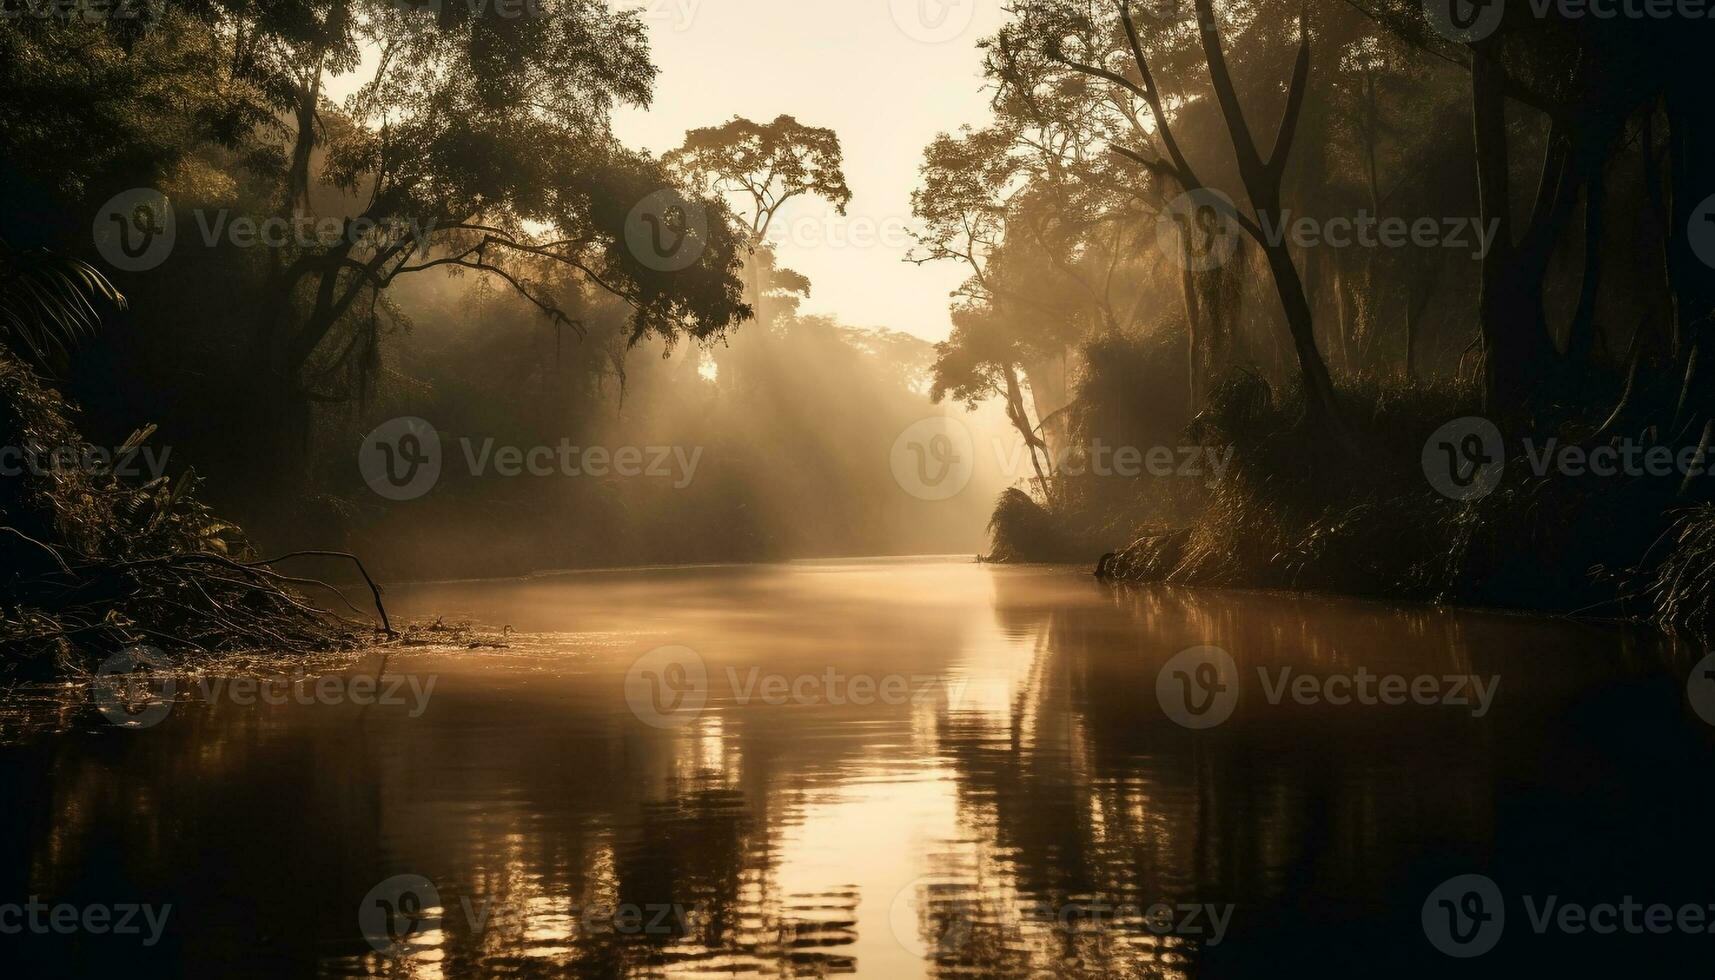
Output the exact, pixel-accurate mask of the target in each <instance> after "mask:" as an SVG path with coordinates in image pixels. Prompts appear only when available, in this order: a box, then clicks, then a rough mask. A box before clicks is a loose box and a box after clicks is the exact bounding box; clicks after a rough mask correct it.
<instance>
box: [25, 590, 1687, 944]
mask: <svg viewBox="0 0 1715 980" xmlns="http://www.w3.org/2000/svg"><path fill="white" fill-rule="evenodd" d="M389 601H390V607H391V609H392V610H393V613H394V616H395V618H396V619H411V618H420V617H435V616H444V617H446V619H447V620H449V621H452V620H471V621H475V622H480V623H484V624H490V625H493V626H501V625H506V626H510V627H511V628H512V631H511V633H510V635H509V638H508V639H507V641H506V643H507V645H506V646H505V647H504V648H501V649H494V648H477V649H453V648H447V647H431V648H412V649H407V650H395V651H393V652H391V653H389V654H387V655H386V657H385V660H383V658H382V657H381V656H380V655H374V656H368V657H366V658H364V659H363V660H362V661H361V662H359V663H358V664H355V665H352V666H350V667H349V668H344V669H341V670H339V671H336V672H334V673H332V674H329V675H327V676H326V677H323V678H320V679H316V678H310V679H306V680H303V681H302V682H301V683H298V684H296V685H295V686H289V687H288V686H280V687H276V688H274V689H273V693H274V694H275V695H276V696H274V697H271V698H270V697H262V696H261V695H260V694H259V693H258V692H257V691H255V690H250V691H247V690H246V689H245V688H244V686H243V684H242V683H241V679H240V680H234V679H231V678H208V677H204V678H200V679H198V680H195V681H193V680H190V679H185V680H181V681H180V682H179V683H178V684H177V686H176V688H175V695H174V699H173V700H171V701H170V702H165V701H163V702H161V703H160V704H156V705H154V706H153V707H154V708H161V709H164V710H165V713H164V714H159V713H157V714H155V715H151V714H150V713H149V712H148V711H147V710H145V711H144V712H143V713H141V714H135V715H127V714H126V713H125V709H124V708H120V709H117V710H114V709H112V708H111V706H109V710H108V711H106V712H103V711H99V710H97V707H96V702H95V699H94V698H93V697H91V696H90V695H89V694H85V693H81V692H76V691H72V692H70V693H68V692H67V691H57V692H39V691H38V692H34V693H33V694H32V695H31V696H30V697H28V698H24V699H18V698H16V697H15V698H14V707H13V711H12V713H11V714H9V715H8V719H9V720H8V722H7V723H8V726H9V731H8V741H9V742H10V744H8V745H6V746H5V747H4V748H0V792H3V794H4V799H5V808H4V818H3V823H0V829H3V830H4V832H5V840H6V842H7V843H6V848H5V856H4V858H3V859H0V931H4V930H5V929H6V927H7V925H8V921H9V920H8V919H7V917H6V912H5V909H4V903H7V902H13V903H17V904H19V905H20V906H22V905H23V903H25V900H26V899H27V898H30V897H32V896H34V897H35V899H36V901H38V902H40V903H43V904H44V905H47V906H53V905H56V904H58V905H71V906H74V907H75V908H76V909H78V910H85V909H88V908H89V907H91V906H98V905H99V906H111V907H113V909H114V910H115V911H114V915H115V918H117V916H118V914H120V913H121V912H122V911H123V910H122V908H121V907H122V906H126V905H136V906H138V907H140V908H141V907H143V906H147V907H148V908H149V909H150V910H152V911H153V912H154V913H155V915H156V916H157V919H156V921H157V922H158V928H153V929H151V928H148V927H145V928H143V929H141V930H139V931H138V932H136V933H133V934H127V935H116V934H113V931H112V930H111V929H108V930H105V931H104V930H101V929H98V928H90V927H88V925H87V923H85V925H84V926H83V927H76V926H74V927H70V928H63V929H55V928H35V929H32V928H27V927H26V928H20V929H15V930H12V931H11V932H9V933H7V934H3V935H0V955H4V957H5V958H6V959H7V960H10V961H12V962H13V964H14V965H20V964H21V965H22V966H23V968H24V972H6V975H8V976H59V975H64V976H93V975H108V976H155V975H163V976H166V975H174V976H210V977H271V976H314V975H322V976H348V975H387V976H421V977H490V976H525V977H534V976H589V977H617V976H675V977H677V976H699V977H707V976H768V977H774V976H825V975H834V974H850V973H855V974H857V975H860V976H865V977H879V978H896V977H897V978H906V977H915V976H967V977H990V976H993V977H1034V976H1043V977H1071V976H1089V977H1095V976H1119V977H1169V978H1172V977H1260V976H1316V977H1333V976H1377V977H1381V976H1392V975H1411V976H1419V975H1421V976H1453V975H1459V976H1468V975H1493V976H1519V975H1529V974H1537V973H1547V972H1558V973H1559V974H1560V975H1564V976H1583V975H1596V974H1603V975H1618V976H1631V975H1637V976H1656V975H1660V976H1670V975H1687V976H1692V975H1697V976H1708V975H1709V970H1710V969H1711V968H1712V967H1715V942H1712V941H1711V940H1715V936H1710V935H1708V934H1707V932H1706V931H1705V930H1704V929H1703V928H1702V926H1703V925H1704V924H1707V923H1708V922H1715V913H1710V914H1709V916H1708V918H1707V919H1699V920H1697V921H1695V922H1693V921H1692V920H1691V919H1690V918H1689V915H1690V913H1688V912H1686V911H1685V909H1687V908H1692V907H1695V908H1698V909H1704V910H1706V909H1707V908H1708V907H1709V906H1711V905H1712V904H1715V873H1711V872H1712V871H1715V861H1711V859H1710V856H1709V852H1710V848H1709V846H1708V844H1709V841H1710V840H1711V835H1712V828H1715V820H1712V819H1711V817H1712V811H1711V807H1710V803H1711V797H1712V796H1715V792H1712V786H1715V779H1712V777H1715V751H1712V748H1715V728H1711V726H1710V725H1708V724H1705V723H1704V722H1703V721H1702V720H1701V718H1700V717H1699V716H1698V714H1697V712H1696V711H1695V710H1694V708H1695V706H1696V694H1695V691H1694V689H1690V690H1693V695H1692V696H1691V697H1689V698H1688V686H1687V677H1688V676H1690V675H1691V674H1692V673H1693V671H1692V668H1693V665H1694V664H1696V663H1697V661H1698V658H1699V657H1700V656H1701V651H1698V650H1692V649H1689V648H1687V647H1686V646H1684V645H1682V644H1678V643H1675V642H1672V641H1669V640H1667V639H1665V638H1663V637H1660V636H1658V635H1656V634H1653V633H1651V632H1648V631H1644V630H1639V629H1630V628H1622V627H1617V626H1612V625H1599V624H1588V623H1576V622H1569V621H1563V620H1550V619H1545V618H1541V617H1530V616H1519V615H1506V614H1498V613H1488V612H1472V611H1455V610H1444V609H1432V608H1426V607H1399V606H1388V605H1382V604H1374V603H1365V602H1359V601H1351V600H1343V599H1331V598H1313V597H1298V596H1283V595H1276V594H1263V593H1245V592H1211V591H1184V590H1177V589H1166V588H1142V589H1116V588H1114V587H1110V586H1104V585H1102V584H1100V583H1097V582H1095V581H1093V580H1092V579H1091V578H1090V576H1089V575H1088V574H1087V573H1086V572H1085V571H1083V570H1081V569H1067V568H1054V567H997V566H986V565H978V564H973V563H970V562H969V561H968V560H955V559H910V560H861V561H860V560H851V561H829V562H805V563H794V564H785V565H772V566H736V567H698V568H664V569H642V570H626V571H610V572H587V573H575V574H563V575H551V576H539V577H532V578H528V579H514V580H505V581H480V582H459V583H446V584H433V585H420V586H412V587H407V588H401V589H398V590H396V591H395V592H393V593H392V594H390V597H389ZM1210 646H1213V647H1217V648H1219V650H1220V651H1223V653H1220V654H1214V653H1210V652H1208V651H1203V652H1199V653H1195V654H1192V655H1191V656H1192V657H1193V659H1192V660H1191V661H1187V660H1186V659H1185V655H1184V654H1182V651H1186V650H1188V649H1190V648H1196V647H1210ZM1222 656H1225V657H1230V661H1222V660H1220V659H1219V658H1220V657H1222ZM1176 657H1178V659H1175V658H1176ZM1222 663H1225V664H1227V666H1226V667H1220V666H1219V665H1220V664H1222ZM1205 665H1215V666H1205ZM1711 684H1712V685H1715V682H1711ZM267 690H269V689H268V688H266V687H264V688H263V689H262V691H263V692H266V691H267ZM1229 692H1230V693H1229ZM1402 692H1403V693H1402ZM1384 695H1385V697H1384ZM1175 697H1179V698H1180V700H1179V701H1177V702H1175V700H1174V699H1175ZM270 701H272V702H277V703H269V702H270ZM1390 702H1394V703H1390ZM138 707H139V706H138V705H133V706H132V710H133V711H135V710H136V709H137V708H138ZM144 707H147V706H146V705H145V706H144ZM128 718H135V719H141V720H143V721H144V722H146V723H136V722H127V723H126V724H115V723H113V722H114V720H116V719H117V720H119V721H125V720H126V719H128ZM1466 875H1481V876H1482V877H1483V879H1485V880H1486V881H1488V882H1492V883H1494V886H1495V888H1496V889H1498V892H1499V895H1498V897H1497V896H1489V899H1487V900H1495V901H1498V906H1496V905H1487V906H1482V905H1478V906H1473V905H1471V904H1470V902H1471V901H1472V900H1473V899H1472V894H1473V892H1472V890H1471V889H1470V888H1468V887H1466V886H1465V885H1463V884H1457V883H1458V882H1467V883H1468V882H1469V881H1470V880H1472V879H1467V878H1463V877H1462V876H1466ZM1449 881H1453V882H1455V883H1456V884H1455V885H1454V886H1452V890H1451V891H1449V890H1448V888H1449V886H1448V885H1447V883H1448V882H1449ZM1551 901H1552V903H1553V904H1552V905H1549V904H1547V903H1549V902H1551ZM1629 902H1635V903H1636V904H1638V905H1639V906H1640V908H1639V909H1632V910H1631V911H1630V912H1628V911H1627V907H1626V906H1625V903H1629ZM1605 903H1606V904H1611V905H1612V906H1614V911H1613V913H1612V916H1611V917H1613V916H1617V918H1614V921H1615V923H1616V928H1614V929H1613V930H1611V931H1598V930H1595V929H1592V928H1589V927H1586V928H1583V929H1577V928H1575V926H1576V925H1577V924H1578V923H1579V922H1580V921H1588V922H1589V923H1592V924H1598V925H1599V924H1603V923H1605V922H1607V921H1608V920H1607V919H1605V918H1604V913H1603V912H1602V911H1600V909H1601V907H1602V906H1603V905H1604V904H1605ZM1568 905H1573V906H1576V907H1577V909H1578V910H1580V912H1581V913H1582V914H1583V915H1584V916H1586V917H1589V916H1594V917H1593V918H1587V920H1579V919H1578V918H1577V914H1574V913H1566V912H1565V908H1566V906H1568ZM168 906H170V909H167V907H168ZM1651 906H1664V907H1666V908H1667V909H1668V910H1669V911H1668V912H1667V913H1666V914H1667V915H1668V916H1669V917H1670V920H1671V921H1670V924H1669V928H1668V929H1666V930H1662V929H1655V928H1653V927H1652V922H1655V920H1649V919H1648V917H1649V915H1650V914H1651V913H1650V912H1649V907H1651ZM1545 910H1546V911H1545ZM1485 911H1486V912H1488V913H1494V914H1488V915H1486V917H1485V916H1484V915H1482V914H1481V913H1485ZM1467 912H1468V913H1470V917H1469V918H1460V915H1461V914H1463V913H1467ZM17 914H21V915H23V916H25V917H26V918H24V919H18V918H16V917H15V918H14V919H12V920H10V921H11V922H13V923H14V924H16V923H18V922H26V923H27V922H28V918H27V916H28V915H29V910H28V909H27V908H24V909H23V911H22V912H21V913H15V915H17ZM52 914H53V913H52V911H51V909H50V910H49V911H42V912H40V916H41V917H42V918H43V920H44V921H50V922H51V919H52ZM78 914H80V913H78ZM1628 915H1630V917H1631V918H1632V919H1635V920H1637V921H1636V928H1629V927H1628V920H1627V916H1628ZM1561 916H1570V918H1564V919H1563V918H1560V917H1561ZM1443 917H1445V919H1444V921H1443ZM137 918H138V921H139V922H142V921H146V920H145V919H144V918H143V916H142V915H141V914H139V915H138V916H137ZM1658 919H1659V916H1658ZM79 921H82V920H81V919H80V920H79ZM1655 924H1659V922H1655ZM1450 931H1451V932H1450ZM1438 932H1439V933H1440V935H1439V936H1438V935H1437V933H1438ZM1455 933H1456V934H1457V935H1454V942H1455V943H1458V942H1466V941H1469V942H1473V943H1475V944H1476V945H1479V946H1483V947H1485V948H1486V952H1482V953H1481V955H1477V956H1470V957H1456V956H1453V955H1449V952H1448V950H1449V949H1451V951H1452V952H1454V953H1469V952H1471V951H1472V950H1471V948H1469V947H1464V946H1457V945H1456V946H1454V947H1448V946H1447V942H1448V936H1449V935H1450V934H1455ZM1473 936H1475V937H1476V938H1475V939H1473V938H1472V937H1473ZM1527 970H1528V971H1529V974H1526V973H1525V971H1527Z"/></svg>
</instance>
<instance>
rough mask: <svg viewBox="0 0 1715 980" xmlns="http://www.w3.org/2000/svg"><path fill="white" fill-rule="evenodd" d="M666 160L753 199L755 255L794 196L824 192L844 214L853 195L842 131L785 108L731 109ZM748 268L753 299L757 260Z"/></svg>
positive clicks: (708, 183)
mask: <svg viewBox="0 0 1715 980" xmlns="http://www.w3.org/2000/svg"><path fill="white" fill-rule="evenodd" d="M665 160H666V162H667V163H668V164H669V165H670V166H672V167H674V168H675V169H677V170H680V171H682V172H683V173H685V174H686V175H687V176H688V177H689V178H690V179H691V180H692V181H693V182H695V183H696V184H698V185H700V186H702V187H703V188H705V189H707V190H710V191H713V192H716V193H720V194H734V195H737V196H738V197H739V198H740V199H741V200H742V199H744V198H748V199H749V201H748V204H747V205H745V206H744V207H743V208H742V210H743V213H744V216H745V218H746V219H747V224H748V227H747V228H746V230H747V232H748V233H749V238H750V249H751V252H752V254H753V255H754V254H755V253H756V252H758V251H760V250H761V249H763V248H764V247H766V246H765V243H766V240H767V238H768V230H769V227H770V226H771V225H772V224H773V223H774V218H775V216H776V215H777V214H778V213H779V211H780V208H781V207H782V206H784V205H785V204H786V202H788V201H790V200H792V199H793V198H797V197H803V196H805V195H815V196H818V197H821V198H824V199H826V200H827V201H828V203H830V204H832V205H833V206H834V210H835V211H836V212H838V213H839V214H842V215H843V214H845V213H846V205H847V204H849V203H851V199H852V192H851V190H850V188H848V187H846V177H845V173H844V170H843V169H842V168H843V166H844V156H843V154H842V153H841V151H840V138H839V135H838V134H836V133H835V132H834V131H833V130H831V129H824V128H822V127H819V126H806V125H804V124H803V123H800V122H799V121H798V120H796V119H794V118H792V117H791V116H787V115H781V116H776V117H775V119H774V121H773V122H769V123H757V122H752V121H751V120H749V119H745V118H743V117H741V116H734V117H733V118H731V119H730V120H728V121H726V122H724V123H722V124H721V125H719V126H708V127H704V128H701V129H693V130H691V131H690V132H688V133H686V134H685V142H684V143H683V144H682V145H681V146H680V147H679V148H678V149H676V150H674V151H672V152H671V153H669V154H667V156H666V157H665ZM749 269H750V281H751V290H750V296H751V303H752V305H753V306H756V305H760V301H761V297H762V292H763V286H762V282H761V271H760V270H761V266H760V263H759V262H757V261H755V260H753V261H751V262H750V263H749ZM766 325H767V324H766V323H764V324H763V326H766Z"/></svg>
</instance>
